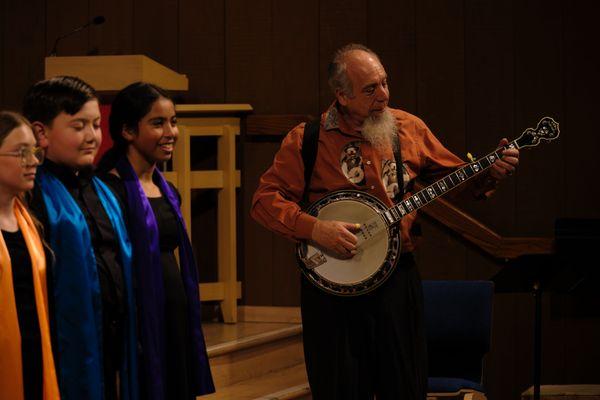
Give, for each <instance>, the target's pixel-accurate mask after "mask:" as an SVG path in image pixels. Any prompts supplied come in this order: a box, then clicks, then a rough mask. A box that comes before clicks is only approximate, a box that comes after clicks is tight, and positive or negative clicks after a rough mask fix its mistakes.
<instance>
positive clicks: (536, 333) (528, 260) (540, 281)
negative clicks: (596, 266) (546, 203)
mask: <svg viewBox="0 0 600 400" xmlns="http://www.w3.org/2000/svg"><path fill="white" fill-rule="evenodd" d="M557 269H558V263H557V262H556V257H554V255H551V254H540V255H526V256H521V257H519V258H517V259H516V260H514V261H512V262H510V263H508V264H507V265H506V266H504V267H503V268H502V270H500V272H498V273H497V274H496V275H494V276H493V277H492V281H494V289H495V292H496V293H531V294H532V295H533V298H534V300H535V301H534V324H533V348H534V349H533V398H534V400H539V399H540V383H541V374H542V294H543V292H544V291H549V290H552V289H553V287H552V286H553V285H552V283H553V276H554V274H555V272H556V271H557Z"/></svg>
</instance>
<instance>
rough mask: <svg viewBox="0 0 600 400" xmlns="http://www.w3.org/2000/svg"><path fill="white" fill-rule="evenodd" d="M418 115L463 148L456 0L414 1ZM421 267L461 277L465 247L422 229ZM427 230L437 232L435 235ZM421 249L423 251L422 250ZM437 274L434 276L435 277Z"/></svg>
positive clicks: (460, 16)
mask: <svg viewBox="0 0 600 400" xmlns="http://www.w3.org/2000/svg"><path fill="white" fill-rule="evenodd" d="M415 12H416V29H417V33H416V35H417V45H416V46H417V49H416V52H417V61H416V63H417V76H416V79H417V106H416V109H417V115H418V116H419V117H421V118H422V119H423V120H424V121H425V123H426V124H427V125H428V126H429V127H430V129H431V130H432V131H433V132H434V134H435V135H436V136H437V137H438V138H439V139H440V141H441V142H442V143H443V144H444V145H445V146H446V147H447V148H448V149H450V150H451V151H453V152H455V153H456V154H459V155H463V154H464V151H465V106H464V103H465V79H464V67H465V66H464V21H463V19H464V10H463V4H462V3H457V2H444V3H440V2H438V1H431V0H426V1H418V2H417V3H416V10H415ZM423 227H424V232H423V234H424V240H423V242H422V243H421V246H423V247H422V248H421V249H420V250H419V253H420V254H422V255H423V257H421V259H424V260H425V257H426V260H427V261H425V262H423V263H422V264H421V271H422V272H423V271H425V270H430V271H429V273H428V275H429V276H432V277H436V279H464V277H465V274H466V271H465V254H466V248H465V246H464V244H463V243H461V242H459V241H458V240H457V239H455V238H452V237H450V236H448V234H447V233H446V232H444V231H440V230H439V229H437V230H429V231H428V232H427V231H425V227H426V225H425V224H424V225H423ZM431 232H436V235H435V236H432V235H431ZM425 254H426V255H425ZM437 276H439V278H437Z"/></svg>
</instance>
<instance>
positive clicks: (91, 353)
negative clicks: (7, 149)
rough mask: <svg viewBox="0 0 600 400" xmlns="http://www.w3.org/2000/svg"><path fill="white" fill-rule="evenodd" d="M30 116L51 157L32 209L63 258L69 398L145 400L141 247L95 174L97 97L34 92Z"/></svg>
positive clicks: (59, 286) (51, 88)
mask: <svg viewBox="0 0 600 400" xmlns="http://www.w3.org/2000/svg"><path fill="white" fill-rule="evenodd" d="M23 112H24V114H25V115H26V116H27V118H28V119H29V120H30V121H31V122H32V126H33V130H34V133H35V134H36V137H37V139H38V141H39V145H40V146H41V147H43V148H44V149H45V150H46V160H45V161H44V164H43V165H42V166H41V167H40V168H39V172H38V176H37V178H36V187H35V190H34V192H33V196H32V200H31V204H30V207H31V209H32V210H33V212H34V213H35V214H36V215H37V217H38V218H39V219H40V220H41V221H42V223H43V225H44V227H45V235H46V239H47V241H48V243H49V244H50V246H51V247H52V249H53V251H54V254H55V256H56V257H55V258H56V261H55V263H54V266H53V267H52V268H51V269H50V271H49V272H50V273H49V278H48V297H49V301H50V305H51V306H50V312H51V325H52V331H53V332H52V333H53V339H54V344H55V346H54V348H55V349H56V350H55V351H56V353H57V354H56V360H57V372H58V381H59V386H60V392H61V398H62V399H63V400H65V399H66V400H69V399H77V400H78V399H90V400H112V399H117V398H120V399H125V400H135V399H137V398H138V393H137V392H138V389H137V387H138V385H137V367H136V358H137V354H136V349H137V345H136V343H137V340H136V337H135V331H136V329H135V304H134V295H133V284H132V274H131V244H130V242H129V238H128V236H127V231H126V229H125V226H124V224H123V215H122V212H121V209H120V205H119V203H118V201H117V199H116V198H115V196H114V195H113V193H112V192H111V191H110V189H108V187H107V186H105V185H104V184H103V183H102V182H101V181H100V180H98V179H97V178H96V177H95V176H94V173H93V161H94V158H95V156H96V153H97V151H98V148H99V146H100V143H101V141H102V132H101V130H100V109H99V103H98V97H97V94H96V92H95V90H94V89H93V88H92V87H91V86H90V85H88V84H87V83H85V82H83V81H82V80H80V79H78V78H74V77H67V76H63V77H55V78H51V79H48V80H44V81H40V82H38V83H36V84H35V85H33V86H32V87H31V88H30V89H29V91H28V93H27V95H26V97H25V101H24V106H23ZM117 374H118V375H119V379H117ZM117 382H119V383H118V384H117ZM118 391H119V392H120V393H117V392H118Z"/></svg>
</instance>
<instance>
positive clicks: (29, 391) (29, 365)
mask: <svg viewBox="0 0 600 400" xmlns="http://www.w3.org/2000/svg"><path fill="white" fill-rule="evenodd" d="M2 236H3V237H4V241H5V242H6V247H7V248H8V254H9V255H10V263H11V266H12V276H13V287H14V290H15V303H16V304H17V318H18V319H19V330H20V331H21V358H22V363H23V389H24V392H25V400H41V399H42V381H43V378H42V368H43V367H42V339H41V335H40V324H39V321H38V314H37V308H36V303H35V292H34V288H33V271H32V266H31V258H30V256H29V251H28V250H27V245H26V244H25V239H24V238H23V234H22V233H21V231H16V232H7V231H4V230H3V231H2Z"/></svg>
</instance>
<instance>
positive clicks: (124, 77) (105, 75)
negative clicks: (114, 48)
mask: <svg viewBox="0 0 600 400" xmlns="http://www.w3.org/2000/svg"><path fill="white" fill-rule="evenodd" d="M45 64H46V69H45V75H46V79H48V78H52V77H53V76H57V75H71V76H77V77H79V78H81V79H83V80H84V81H86V82H87V83H89V84H90V85H92V86H93V87H94V88H95V89H96V90H97V91H99V92H117V91H119V90H121V89H123V88H124V87H125V86H127V85H129V84H130V83H133V82H137V81H144V82H149V83H154V84H156V85H158V86H160V87H162V88H165V89H167V90H188V87H189V83H188V78H187V77H186V76H185V75H182V74H178V73H177V72H175V71H173V70H171V69H169V68H167V67H165V66H164V65H161V64H159V63H157V62H156V61H154V60H152V59H151V58H149V57H146V56H143V55H126V56H87V57H46V63H45Z"/></svg>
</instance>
